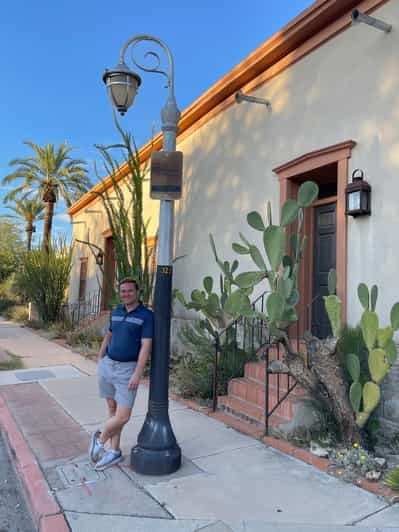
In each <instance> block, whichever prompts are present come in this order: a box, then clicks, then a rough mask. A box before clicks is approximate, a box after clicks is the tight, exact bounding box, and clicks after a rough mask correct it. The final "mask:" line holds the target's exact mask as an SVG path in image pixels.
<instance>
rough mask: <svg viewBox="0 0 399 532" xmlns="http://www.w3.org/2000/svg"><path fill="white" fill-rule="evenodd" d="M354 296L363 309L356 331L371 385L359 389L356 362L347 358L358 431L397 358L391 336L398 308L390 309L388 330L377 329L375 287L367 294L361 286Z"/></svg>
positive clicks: (397, 320) (398, 318)
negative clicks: (364, 350) (363, 347)
mask: <svg viewBox="0 0 399 532" xmlns="http://www.w3.org/2000/svg"><path fill="white" fill-rule="evenodd" d="M357 293H358V297H359V301H360V303H361V305H362V307H363V314H362V317H361V320H360V327H361V330H362V336H363V339H364V342H365V344H366V346H367V349H368V352H369V355H368V367H369V372H370V375H371V378H372V381H369V382H366V383H365V384H364V385H363V387H362V385H361V383H360V361H359V358H358V357H357V355H354V354H353V353H350V354H348V355H347V356H346V366H347V370H348V373H349V375H350V376H351V378H352V381H353V382H352V384H351V386H350V389H349V399H350V402H351V405H352V408H353V410H354V412H355V414H356V423H357V425H358V426H359V427H360V428H363V427H364V426H365V425H366V423H367V421H368V419H369V417H370V415H371V414H372V413H373V411H374V410H375V409H376V408H377V406H378V404H379V402H380V398H381V390H380V384H381V383H382V381H383V380H384V378H385V377H386V375H387V374H388V372H389V370H390V368H391V366H392V364H393V363H394V362H395V361H396V358H397V349H396V344H395V342H394V340H393V334H394V331H395V330H397V329H399V304H398V303H396V304H395V305H394V306H393V307H392V310H391V327H384V328H379V319H378V315H377V313H376V311H375V308H376V304H377V296H378V289H377V286H376V285H374V286H373V287H372V288H371V291H369V289H368V287H367V285H366V284H364V283H361V284H359V286H358V290H357Z"/></svg>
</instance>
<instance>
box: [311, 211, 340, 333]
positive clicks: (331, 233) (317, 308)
mask: <svg viewBox="0 0 399 532" xmlns="http://www.w3.org/2000/svg"><path fill="white" fill-rule="evenodd" d="M313 241H314V245H313V293H312V301H313V304H312V333H313V334H314V335H315V336H317V337H318V338H326V337H327V336H329V335H331V326H330V322H329V320H328V316H327V313H326V310H325V307H324V300H323V296H325V295H328V272H329V271H330V269H331V268H335V267H336V204H335V203H330V204H328V205H322V206H321V207H316V208H315V209H314V239H313Z"/></svg>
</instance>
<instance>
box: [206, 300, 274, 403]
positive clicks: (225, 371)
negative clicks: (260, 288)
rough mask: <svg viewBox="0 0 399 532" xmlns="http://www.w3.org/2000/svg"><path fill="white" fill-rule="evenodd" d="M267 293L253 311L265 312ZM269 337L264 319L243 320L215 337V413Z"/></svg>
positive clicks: (213, 389) (213, 396)
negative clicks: (247, 364)
mask: <svg viewBox="0 0 399 532" xmlns="http://www.w3.org/2000/svg"><path fill="white" fill-rule="evenodd" d="M268 293H269V292H263V293H262V294H261V295H259V296H258V297H257V298H256V299H255V301H253V302H252V308H253V309H254V310H259V311H260V312H263V311H264V309H265V296H266V295H267V294H268ZM267 336H268V332H267V326H266V321H264V320H262V319H261V318H246V317H243V316H242V317H240V318H238V319H236V320H234V321H233V322H232V323H231V324H230V325H229V326H228V327H226V328H225V329H224V330H223V331H221V332H220V333H219V334H218V335H217V336H216V337H215V356H214V364H213V372H212V409H213V411H215V410H216V409H217V404H218V395H225V394H226V392H227V385H228V382H229V380H231V379H233V378H237V377H242V376H243V374H244V366H245V363H246V362H249V361H250V360H254V359H255V358H256V354H257V352H258V350H259V348H260V347H261V346H262V345H263V344H264V343H265V338H266V337H267Z"/></svg>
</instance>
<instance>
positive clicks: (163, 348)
mask: <svg viewBox="0 0 399 532" xmlns="http://www.w3.org/2000/svg"><path fill="white" fill-rule="evenodd" d="M142 41H151V42H153V43H155V44H157V45H158V46H160V47H161V48H162V49H163V51H164V52H165V53H166V55H167V57H168V65H169V71H168V73H166V72H164V71H163V70H160V68H159V67H160V63H161V59H160V57H159V55H158V54H157V53H156V52H153V51H149V52H147V53H146V54H145V56H144V57H151V58H152V59H155V63H156V64H155V66H153V67H146V66H144V65H141V64H140V63H138V62H137V61H136V60H135V58H134V56H133V53H132V55H131V58H132V61H133V63H134V64H135V65H136V66H137V67H138V68H140V69H141V70H143V71H145V72H155V73H158V74H161V75H163V76H164V77H166V79H167V81H168V84H167V87H168V89H169V91H168V98H167V100H166V104H165V106H164V107H163V109H162V111H161V119H162V132H163V151H164V152H167V153H169V154H170V153H172V152H173V153H174V152H175V151H176V136H177V131H178V122H179V119H180V111H179V109H178V108H177V105H176V99H175V95H174V64H173V57H172V54H171V52H170V50H169V48H168V47H167V45H166V44H165V43H164V42H163V41H161V40H160V39H158V38H156V37H153V36H151V35H137V36H135V37H132V38H130V39H128V40H127V41H126V43H125V44H124V45H123V47H122V49H121V51H120V57H119V63H118V65H117V66H116V67H115V68H114V69H111V70H106V71H105V73H104V76H103V80H104V83H105V84H106V85H107V88H108V91H109V94H110V98H111V101H112V103H113V105H114V106H115V107H116V108H117V110H118V111H119V113H120V114H121V115H123V114H124V113H125V112H126V111H127V109H128V108H129V107H130V106H131V105H132V103H133V101H134V98H135V96H136V92H137V89H138V87H139V85H140V84H141V79H140V77H139V76H138V75H137V74H136V73H134V72H132V71H131V70H130V69H129V68H128V67H127V65H126V63H125V55H126V51H127V49H128V48H129V47H131V51H132V52H133V48H134V46H135V45H137V44H138V43H139V42H142ZM173 226H174V201H173V200H166V199H161V202H160V214H159V231H158V266H157V274H156V282H155V295H154V310H155V331H154V342H153V350H152V355H151V378H150V395H149V402H148V412H147V416H146V419H145V421H144V425H143V427H142V429H141V431H140V433H139V435H138V438H137V445H136V446H135V447H134V448H133V449H132V452H131V457H130V461H131V465H132V467H133V469H134V470H135V471H137V472H138V473H141V474H143V475H167V474H170V473H173V472H174V471H177V470H178V469H179V468H180V465H181V450H180V447H179V446H178V444H177V442H176V438H175V435H174V433H173V429H172V426H171V423H170V419H169V412H168V407H169V401H168V389H169V358H170V321H171V305H172V271H173V270H172V253H173Z"/></svg>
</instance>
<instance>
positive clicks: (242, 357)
mask: <svg viewBox="0 0 399 532" xmlns="http://www.w3.org/2000/svg"><path fill="white" fill-rule="evenodd" d="M268 293H270V292H264V293H262V294H261V295H260V296H259V297H258V298H257V299H256V300H255V301H254V302H253V303H252V307H253V309H256V308H257V309H258V310H260V312H264V309H265V303H266V296H267V294H268ZM319 297H321V296H320V295H317V296H316V297H314V298H313V299H312V301H311V302H310V303H308V304H307V305H298V306H297V311H298V310H299V312H298V320H297V322H296V324H295V325H294V326H293V327H295V334H294V335H292V334H291V342H293V343H294V344H296V345H295V347H296V350H297V351H299V350H300V348H301V341H302V338H301V333H303V332H304V331H306V330H310V329H311V323H310V319H311V312H310V309H311V307H312V305H313V304H314V302H315V301H316V300H317V299H318V298H319ZM293 336H294V338H293ZM293 347H294V346H293ZM271 349H275V355H276V357H277V358H274V359H275V360H278V361H280V362H281V363H282V359H283V357H282V353H283V348H282V346H281V345H280V344H279V343H276V342H272V341H271V339H270V335H269V330H268V325H267V322H266V321H265V320H262V319H261V318H245V317H240V318H238V319H237V320H235V321H234V322H233V323H231V324H230V325H229V326H228V327H226V329H224V330H223V331H222V332H221V333H219V335H217V336H216V338H215V356H214V366H213V375H212V379H213V382H212V409H213V411H216V410H217V406H218V395H225V394H226V393H227V386H228V382H229V380H231V379H234V378H237V377H242V376H243V375H244V366H245V364H246V362H249V361H250V360H256V359H257V355H258V354H259V352H260V351H262V358H264V361H265V415H264V419H265V424H264V430H265V434H268V432H269V424H270V417H271V416H272V414H273V413H274V412H276V410H277V409H278V407H279V406H280V405H281V404H282V403H283V402H284V401H285V399H287V397H288V396H289V395H290V393H291V392H292V391H293V390H294V388H295V387H296V385H297V381H296V380H295V378H294V377H292V376H291V375H290V374H289V373H287V371H273V370H271V369H270V363H271V357H270V351H271ZM310 362H311V361H310V360H309V359H308V363H310ZM273 375H275V376H276V377H275V379H276V385H275V387H274V390H273V391H275V397H276V400H275V401H274V402H273V405H271V401H270V397H271V390H272V386H271V379H272V378H273ZM284 376H285V377H284ZM284 378H285V382H284V381H283V379H284ZM284 384H285V386H284Z"/></svg>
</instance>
